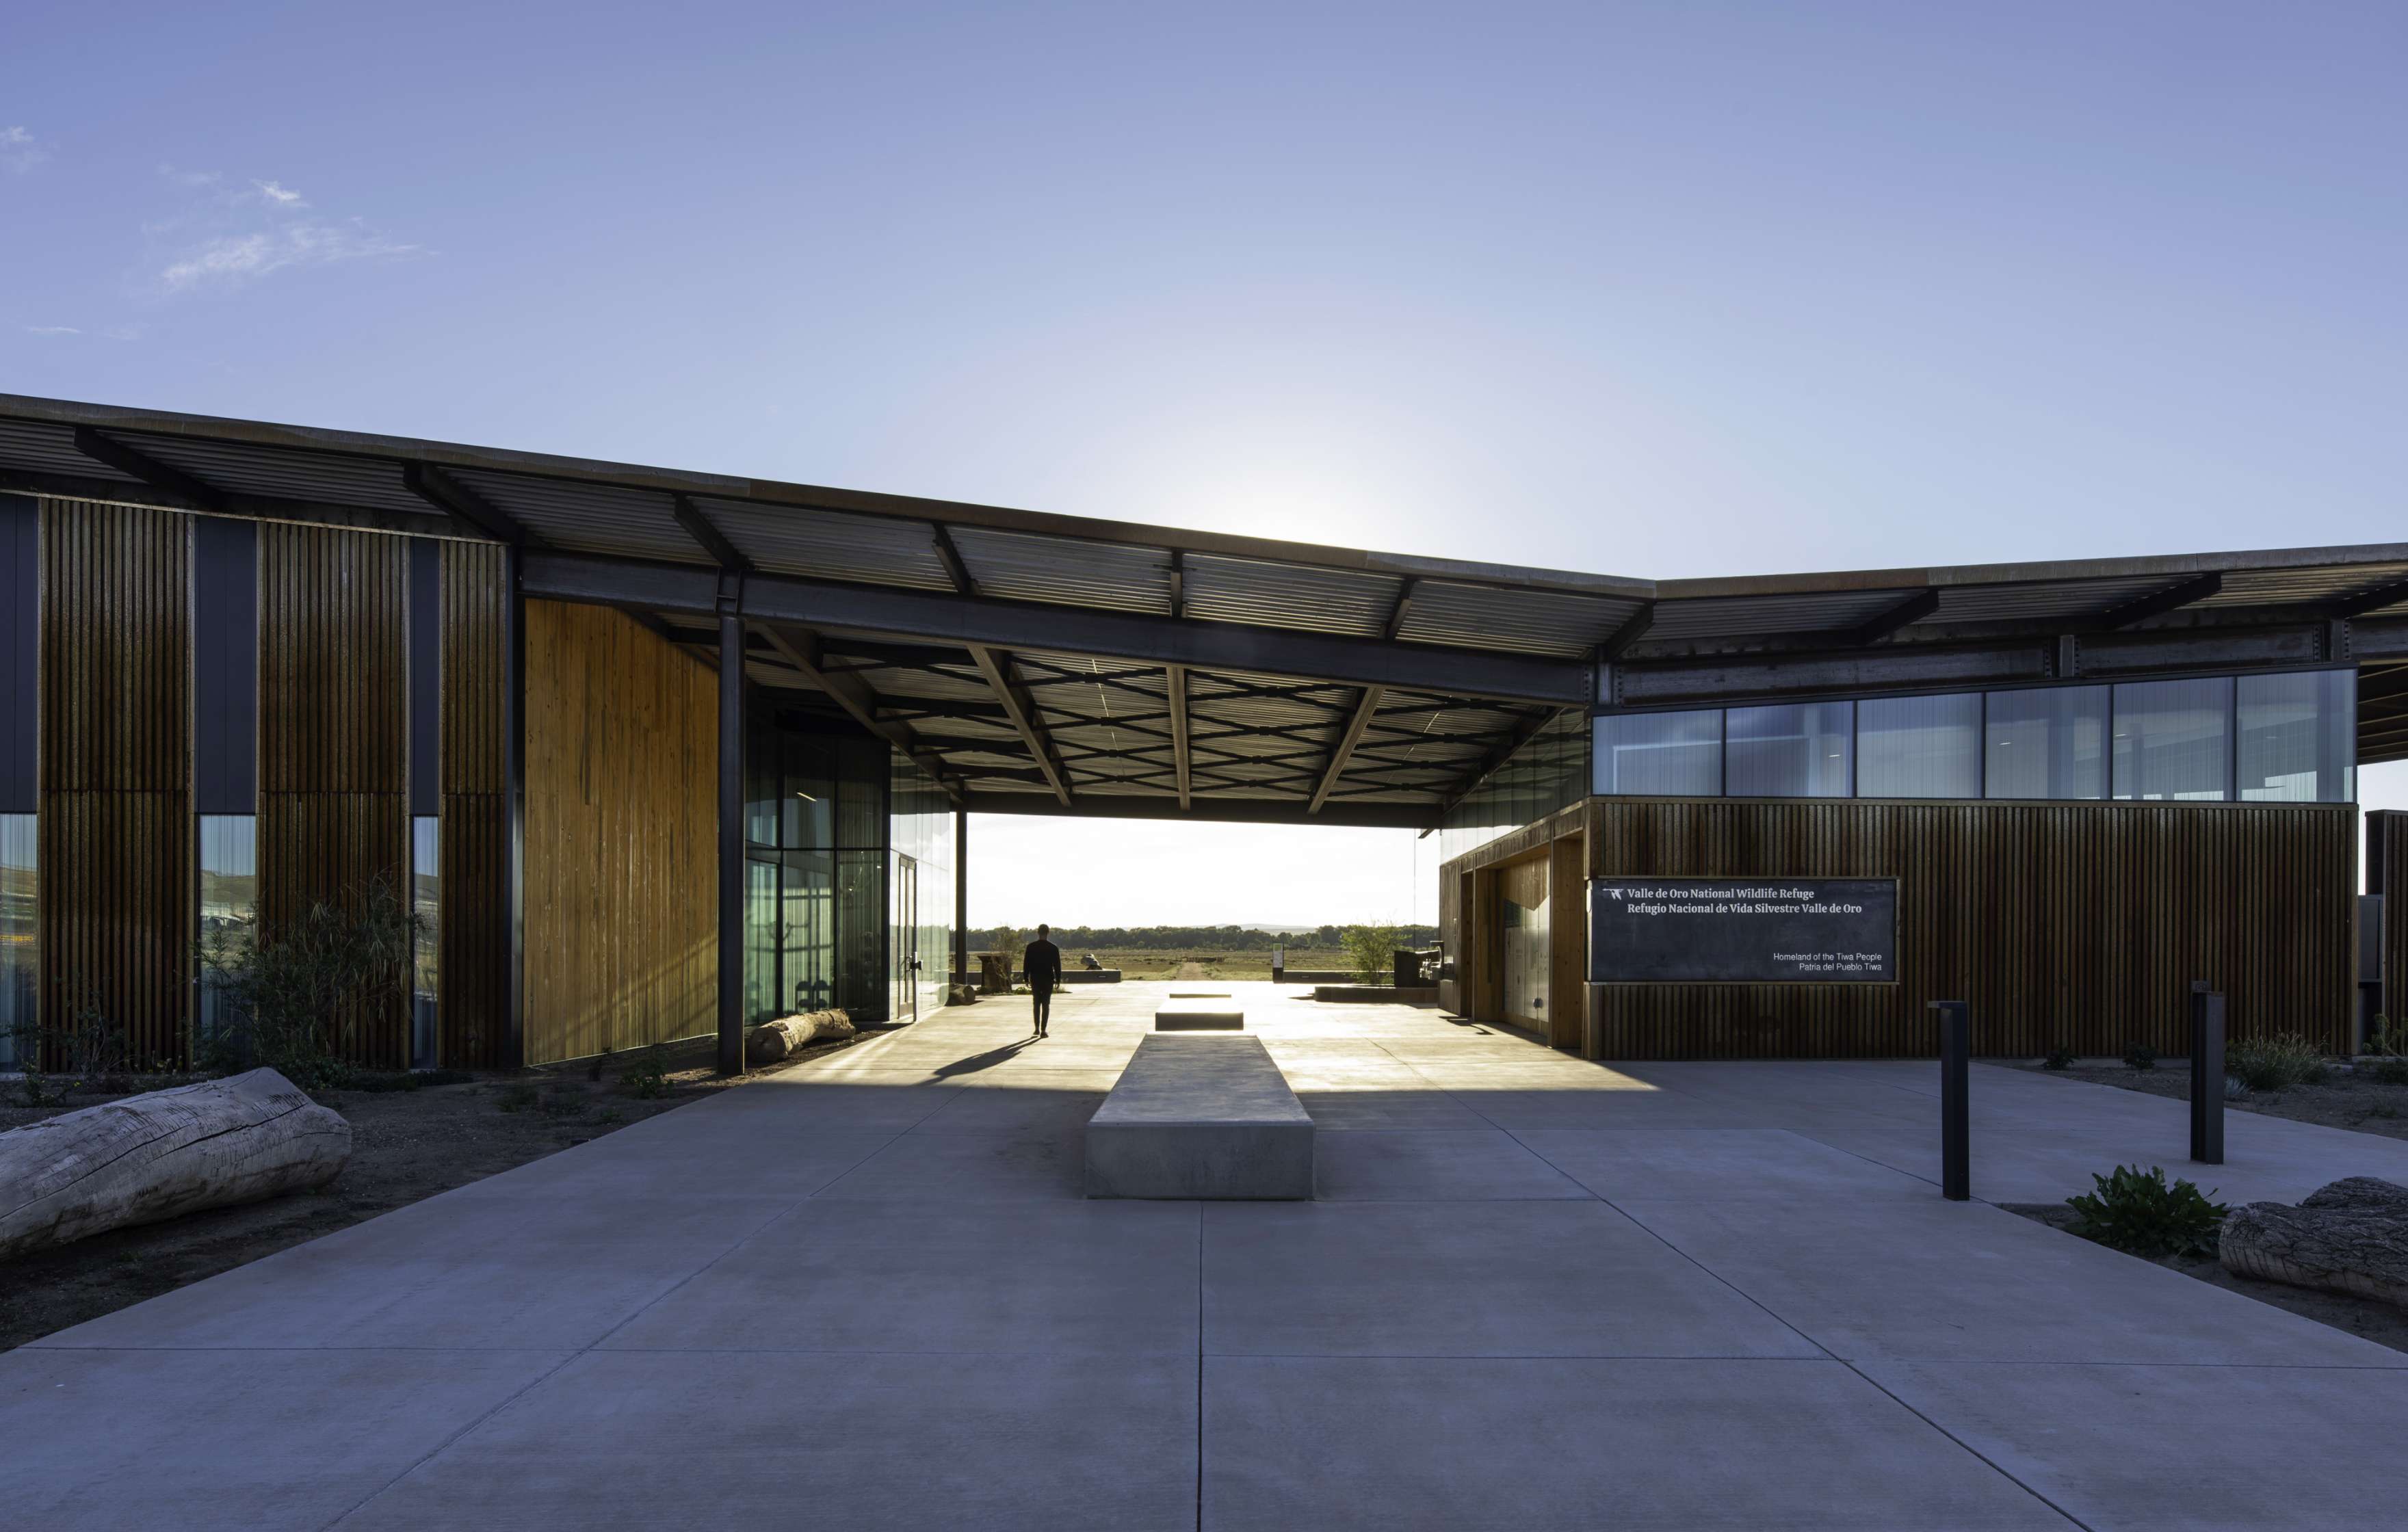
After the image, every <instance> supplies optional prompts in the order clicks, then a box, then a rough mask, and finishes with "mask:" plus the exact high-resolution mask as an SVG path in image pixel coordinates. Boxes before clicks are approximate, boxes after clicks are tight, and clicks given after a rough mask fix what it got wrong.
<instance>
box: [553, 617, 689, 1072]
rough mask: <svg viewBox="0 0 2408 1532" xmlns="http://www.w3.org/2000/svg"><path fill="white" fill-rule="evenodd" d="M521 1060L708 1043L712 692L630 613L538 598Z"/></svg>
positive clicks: (678, 655) (677, 654)
mask: <svg viewBox="0 0 2408 1532" xmlns="http://www.w3.org/2000/svg"><path fill="white" fill-rule="evenodd" d="M523 727H524V731H525V740H526V767H525V769H526V958H525V963H526V973H525V985H526V992H525V996H524V1025H525V1037H524V1045H525V1051H526V1061H527V1062H528V1063H530V1064H537V1063H546V1062H551V1061H553V1060H558V1059H565V1058H581V1057H584V1056H587V1055H590V1054H594V1053H598V1052H601V1051H602V1050H604V1049H605V1048H610V1049H628V1048H639V1047H642V1046H644V1045H645V1044H648V1043H652V1042H666V1041H670V1040H673V1039H675V1038H689V1037H695V1036H698V1035H702V1034H706V1033H709V1032H710V1031H712V1030H713V1029H714V1028H715V1027H716V1025H717V1016H716V1010H715V999H716V980H717V974H718V971H719V970H718V958H717V950H716V943H717V933H718V909H719V900H718V892H717V872H716V868H717V865H718V864H717V851H716V846H717V833H718V811H717V802H718V795H717V780H718V778H717V769H718V768H717V763H718V756H719V745H718V689H717V685H716V682H715V681H714V680H713V677H712V675H711V673H710V671H708V670H706V669H704V668H703V667H701V666H696V665H695V663H694V662H693V661H692V660H689V659H688V658H686V657H685V656H684V655H683V654H681V653H680V652H678V651H676V650H675V649H673V648H671V647H670V646H669V645H668V644H667V643H666V642H664V641H662V640H661V639H660V638H658V637H655V636H653V635H652V633H650V632H647V631H646V630H645V629H644V628H643V627H642V626H641V625H640V624H638V623H636V622H635V621H634V620H633V619H631V618H629V617H627V616H626V615H625V614H624V613H622V612H617V611H613V610H611V609H608V608H604V607H581V606H570V605H566V604H563V603H559V602H551V601H530V602H528V603H527V604H526V716H525V720H524V724H523Z"/></svg>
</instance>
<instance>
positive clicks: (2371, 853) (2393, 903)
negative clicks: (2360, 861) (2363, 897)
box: [2366, 810, 2408, 1022]
mask: <svg viewBox="0 0 2408 1532" xmlns="http://www.w3.org/2000/svg"><path fill="white" fill-rule="evenodd" d="M2366 838H2367V848H2366V852H2367V866H2368V878H2367V883H2366V891H2367V892H2368V893H2369V894H2380V895H2383V934H2382V938H2381V939H2382V942H2383V1014H2384V1016H2385V1017H2386V1019H2387V1020H2390V1021H2394V1022H2397V1021H2400V1020H2401V1018H2402V1017H2403V1016H2408V811H2400V810H2393V811H2389V812H2377V813H2372V814H2369V815H2367V816H2366ZM2378 866H2379V867H2380V868H2381V874H2380V876H2379V877H2377V876H2376V874H2375V869H2376V868H2377V867H2378Z"/></svg>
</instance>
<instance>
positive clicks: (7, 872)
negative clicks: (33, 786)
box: [0, 814, 41, 1068]
mask: <svg viewBox="0 0 2408 1532" xmlns="http://www.w3.org/2000/svg"><path fill="white" fill-rule="evenodd" d="M34 845H35V840H34V816H33V815H31V814H0V1068H15V1067H16V1066H17V1060H18V1057H19V1054H18V1039H19V1038H24V1039H25V1042H26V1044H27V1046H28V1047H30V1046H31V1045H32V1042H33V1038H34V1029H35V1027H36V1024H37V1021H36V1016H37V1013H36V1010H35V1009H34V1000H35V992H34V976H35V975H36V973H38V972H40V971H41V954H40V951H39V948H38V947H37V945H36V942H37V939H38V934H39V931H40V926H39V924H38V923H36V920H35V915H36V913H37V911H36V882H35V878H34V870H35V869H34Z"/></svg>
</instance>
